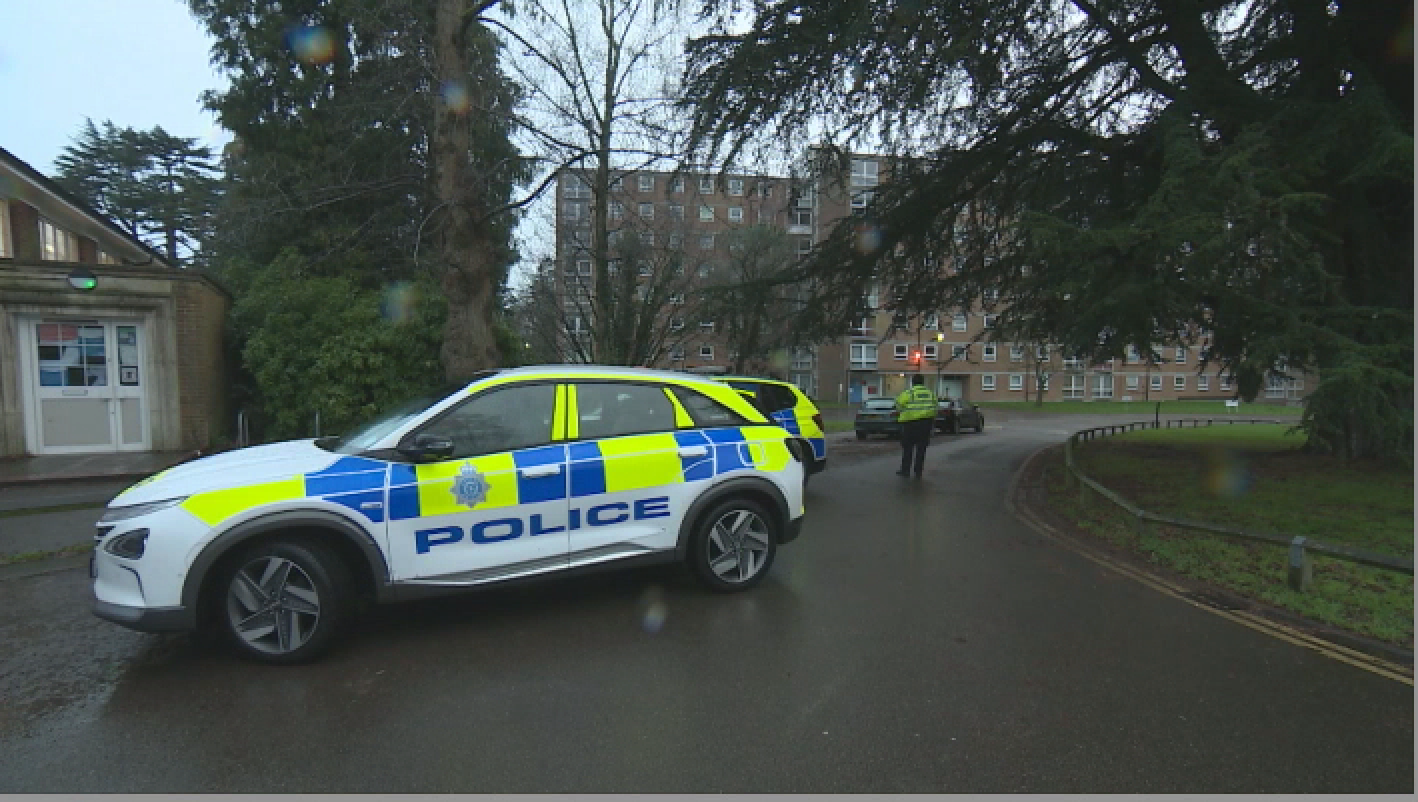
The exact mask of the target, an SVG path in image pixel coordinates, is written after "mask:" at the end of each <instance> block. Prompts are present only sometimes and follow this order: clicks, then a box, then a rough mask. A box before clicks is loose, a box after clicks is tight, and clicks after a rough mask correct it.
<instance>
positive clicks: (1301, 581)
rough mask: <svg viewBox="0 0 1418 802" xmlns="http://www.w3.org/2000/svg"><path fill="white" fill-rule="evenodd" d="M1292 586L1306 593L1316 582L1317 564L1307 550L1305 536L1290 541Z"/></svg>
mask: <svg viewBox="0 0 1418 802" xmlns="http://www.w3.org/2000/svg"><path fill="white" fill-rule="evenodd" d="M1289 569H1290V571H1289V573H1290V587H1291V588H1293V589H1295V590H1298V591H1300V592H1301V593H1304V592H1306V591H1308V590H1309V589H1310V586H1311V585H1313V584H1314V583H1315V566H1314V562H1313V561H1311V560H1310V553H1309V552H1307V551H1305V538H1304V536H1299V537H1296V538H1295V539H1294V540H1292V541H1290V564H1289Z"/></svg>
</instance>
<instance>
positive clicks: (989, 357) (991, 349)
mask: <svg viewBox="0 0 1418 802" xmlns="http://www.w3.org/2000/svg"><path fill="white" fill-rule="evenodd" d="M997 354H998V351H996V350H995V344H994V343H985V361H986V362H993V361H995V357H996V356H997Z"/></svg>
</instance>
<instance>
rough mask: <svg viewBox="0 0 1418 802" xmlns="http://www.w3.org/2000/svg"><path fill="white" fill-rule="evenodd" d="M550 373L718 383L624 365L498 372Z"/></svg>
mask: <svg viewBox="0 0 1418 802" xmlns="http://www.w3.org/2000/svg"><path fill="white" fill-rule="evenodd" d="M548 373H552V374H556V375H558V376H566V377H575V376H588V375H589V376H594V377H596V378H605V377H611V378H617V379H620V378H624V379H641V380H645V379H651V380H660V381H674V382H680V383H693V384H706V385H709V386H711V387H712V386H715V385H717V384H718V382H716V381H714V380H713V379H711V378H709V377H707V376H702V375H699V374H697V373H681V372H677V371H672V370H656V369H654V368H635V367H626V366H624V365H525V366H523V367H519V368H505V369H503V370H499V371H497V372H496V374H495V375H496V376H497V377H498V378H514V377H517V376H542V375H545V374H548ZM491 375H493V374H489V375H488V376H480V377H478V378H477V379H474V380H473V382H472V384H476V383H478V382H480V381H483V380H484V379H487V378H490V377H491Z"/></svg>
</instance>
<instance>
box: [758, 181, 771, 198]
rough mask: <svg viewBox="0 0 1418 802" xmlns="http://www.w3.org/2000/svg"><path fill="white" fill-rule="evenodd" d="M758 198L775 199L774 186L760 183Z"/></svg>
mask: <svg viewBox="0 0 1418 802" xmlns="http://www.w3.org/2000/svg"><path fill="white" fill-rule="evenodd" d="M758 197H760V198H771V197H773V185H772V184H768V183H760V184H759V185H758Z"/></svg>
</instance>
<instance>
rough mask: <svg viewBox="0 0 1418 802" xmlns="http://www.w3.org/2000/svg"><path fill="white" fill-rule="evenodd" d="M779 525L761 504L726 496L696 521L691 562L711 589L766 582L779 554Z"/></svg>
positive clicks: (734, 589)
mask: <svg viewBox="0 0 1418 802" xmlns="http://www.w3.org/2000/svg"><path fill="white" fill-rule="evenodd" d="M778 537H779V532H778V525H777V523H776V521H775V520H774V518H773V516H772V515H770V514H769V513H768V511H767V510H765V509H764V508H763V506H762V505H761V504H759V503H758V502H756V501H753V500H752V499H749V498H746V497H736V498H731V499H726V500H724V501H722V502H720V503H718V504H716V505H714V506H713V507H712V508H710V509H709V511H708V512H707V513H705V514H704V515H702V516H700V518H699V520H698V521H697V522H696V523H695V529H694V535H693V537H692V538H691V539H690V543H689V563H690V566H691V567H692V568H693V569H694V573H695V574H696V575H697V576H698V577H699V580H700V581H701V582H703V583H704V585H705V586H706V587H708V588H709V589H710V590H714V591H718V592H720V593H734V592H737V591H741V590H748V589H749V588H751V587H753V586H754V585H757V584H758V583H759V582H762V581H763V577H764V576H767V574H768V570H769V569H770V568H772V567H773V558H774V557H775V556H776V555H777V553H778Z"/></svg>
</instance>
